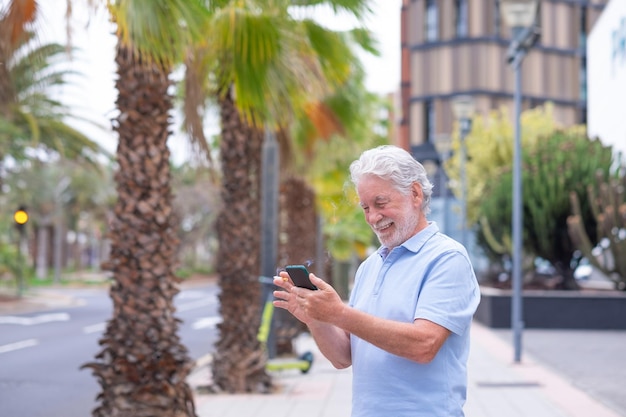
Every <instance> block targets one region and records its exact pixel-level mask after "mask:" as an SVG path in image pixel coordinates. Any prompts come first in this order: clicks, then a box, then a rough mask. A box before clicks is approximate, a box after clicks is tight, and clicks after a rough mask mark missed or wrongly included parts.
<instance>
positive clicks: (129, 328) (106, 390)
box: [84, 0, 207, 417]
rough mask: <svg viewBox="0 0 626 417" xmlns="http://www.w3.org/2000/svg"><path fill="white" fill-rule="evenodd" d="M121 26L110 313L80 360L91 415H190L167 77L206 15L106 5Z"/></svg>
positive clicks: (175, 4) (196, 5) (180, 7)
mask: <svg viewBox="0 0 626 417" xmlns="http://www.w3.org/2000/svg"><path fill="white" fill-rule="evenodd" d="M108 7H109V10H110V12H111V16H112V20H113V21H114V22H115V23H116V24H117V32H116V34H117V37H118V44H117V48H116V58H115V60H116V63H117V66H118V69H117V76H118V77H117V80H116V83H115V86H116V89H117V91H118V98H117V101H116V105H117V110H118V112H119V115H118V116H117V117H116V119H115V121H114V124H113V128H114V130H115V131H116V132H117V134H118V137H119V138H118V139H119V143H118V148H117V154H116V157H117V163H118V165H119V168H118V171H117V173H116V174H115V177H114V179H115V183H116V192H117V196H118V199H117V202H116V205H115V210H114V216H113V219H112V221H111V224H110V238H111V253H110V260H109V263H108V265H107V269H109V270H110V271H112V273H113V281H114V282H113V284H112V286H111V289H110V295H111V298H112V299H113V317H112V318H111V319H110V320H109V321H108V324H107V328H106V331H105V333H104V335H103V337H102V338H101V340H100V344H101V345H102V346H103V349H102V351H101V352H100V353H99V354H98V355H97V356H96V358H95V361H94V362H92V363H88V364H85V365H84V367H88V368H91V369H92V371H93V373H94V375H95V376H96V377H97V378H98V381H99V383H100V385H101V388H102V391H101V393H100V394H99V395H98V401H99V405H98V407H97V408H96V409H94V411H93V415H94V416H110V415H116V416H128V417H130V416H133V417H140V416H195V407H194V404H193V396H192V393H191V390H190V387H189V386H188V384H187V382H186V377H187V376H188V375H189V372H190V370H191V368H192V366H193V363H192V361H191V359H190V357H189V355H188V352H187V349H186V348H185V347H184V346H183V345H182V343H181V340H180V337H179V336H178V324H179V321H178V319H177V318H176V317H175V314H174V313H175V307H174V304H173V298H174V295H175V294H176V293H177V292H178V289H177V286H176V284H177V282H178V280H177V278H176V276H175V274H174V269H173V268H174V265H175V262H176V259H175V255H176V248H177V244H178V241H177V237H176V233H177V230H176V228H175V227H174V222H173V219H174V215H173V213H174V210H173V207H172V190H171V172H170V161H169V159H170V158H169V157H170V152H169V149H168V147H167V139H168V137H169V135H170V127H171V124H172V121H171V110H172V95H171V86H172V79H171V75H172V71H173V70H174V68H175V65H176V64H177V63H179V62H181V61H182V56H183V55H182V53H183V52H184V51H185V49H186V47H187V46H188V45H190V44H191V43H192V38H193V37H194V36H199V33H200V32H199V31H198V28H200V27H201V26H202V24H203V22H204V20H205V19H206V16H207V14H206V8H204V6H203V4H202V1H201V0H186V1H184V2H181V1H176V0H153V1H151V2H150V6H149V7H148V6H146V2H144V1H132V0H129V1H122V2H120V1H115V2H114V1H110V2H108Z"/></svg>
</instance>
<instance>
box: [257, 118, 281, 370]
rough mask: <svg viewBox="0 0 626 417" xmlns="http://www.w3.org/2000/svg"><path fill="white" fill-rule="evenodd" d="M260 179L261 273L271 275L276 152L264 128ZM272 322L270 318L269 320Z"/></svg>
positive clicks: (270, 343) (271, 343)
mask: <svg viewBox="0 0 626 417" xmlns="http://www.w3.org/2000/svg"><path fill="white" fill-rule="evenodd" d="M261 171H262V181H261V275H262V276H265V277H273V276H274V275H275V274H276V259H277V253H278V175H279V155H278V145H277V144H276V138H275V137H274V132H271V131H270V130H269V129H266V130H265V140H264V141H263V166H262V169H261ZM272 290H273V287H272V285H271V284H269V285H268V284H264V285H263V291H262V300H261V301H262V303H263V305H265V302H266V301H267V300H268V297H270V296H271V294H272ZM272 323H273V321H272ZM266 343H267V353H268V356H269V357H270V358H274V357H275V356H276V335H275V332H274V326H273V324H271V325H270V331H269V335H268V338H267V342H266Z"/></svg>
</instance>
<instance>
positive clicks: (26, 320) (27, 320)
mask: <svg viewBox="0 0 626 417" xmlns="http://www.w3.org/2000/svg"><path fill="white" fill-rule="evenodd" d="M69 319H70V315H69V314H68V313H54V314H40V315H38V316H33V317H19V316H0V324H19V325H21V326H32V325H35V324H41V323H49V322H51V321H68V320H69Z"/></svg>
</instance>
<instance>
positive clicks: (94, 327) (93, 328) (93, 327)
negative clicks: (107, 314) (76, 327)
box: [83, 322, 107, 334]
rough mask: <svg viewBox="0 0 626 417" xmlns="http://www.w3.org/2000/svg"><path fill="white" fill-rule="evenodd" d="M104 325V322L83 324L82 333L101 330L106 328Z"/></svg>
mask: <svg viewBox="0 0 626 417" xmlns="http://www.w3.org/2000/svg"><path fill="white" fill-rule="evenodd" d="M106 326H107V324H106V322H102V323H98V324H92V325H91V326H85V327H83V333H85V334H90V333H99V332H103V331H104V330H105V329H106Z"/></svg>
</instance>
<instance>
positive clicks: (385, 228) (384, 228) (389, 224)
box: [374, 222, 393, 232]
mask: <svg viewBox="0 0 626 417" xmlns="http://www.w3.org/2000/svg"><path fill="white" fill-rule="evenodd" d="M392 224H393V222H390V223H387V224H383V225H380V226H376V227H375V228H374V230H375V231H377V232H384V231H385V230H387V229H389V228H390V227H391V225H392Z"/></svg>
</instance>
